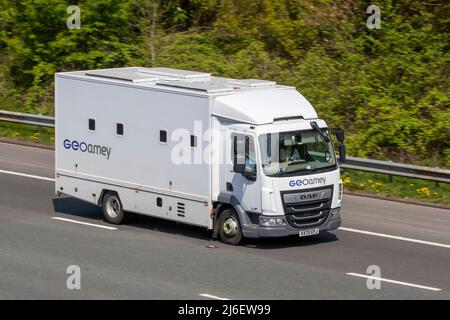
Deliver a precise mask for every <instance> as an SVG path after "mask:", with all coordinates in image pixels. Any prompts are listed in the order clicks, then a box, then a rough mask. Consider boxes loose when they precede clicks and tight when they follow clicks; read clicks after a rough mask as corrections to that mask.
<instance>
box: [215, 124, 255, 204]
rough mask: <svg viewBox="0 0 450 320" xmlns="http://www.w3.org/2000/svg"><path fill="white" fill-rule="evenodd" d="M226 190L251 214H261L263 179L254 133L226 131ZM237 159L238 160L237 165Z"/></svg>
mask: <svg viewBox="0 0 450 320" xmlns="http://www.w3.org/2000/svg"><path fill="white" fill-rule="evenodd" d="M224 140H225V141H226V148H225V149H226V159H227V161H226V168H225V179H224V183H225V186H224V189H225V190H226V192H227V193H232V194H233V196H234V197H235V198H236V199H237V200H238V201H239V202H240V204H241V206H242V208H243V209H244V210H245V211H249V212H256V213H260V212H261V178H260V172H259V170H258V167H259V166H258V162H257V159H258V157H257V154H258V153H257V140H256V135H255V134H254V133H252V132H244V131H240V132H239V131H235V130H226V131H225V139H224ZM235 158H237V159H238V161H237V162H238V163H237V164H236V163H235V162H236V161H235Z"/></svg>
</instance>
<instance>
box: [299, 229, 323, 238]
mask: <svg viewBox="0 0 450 320" xmlns="http://www.w3.org/2000/svg"><path fill="white" fill-rule="evenodd" d="M315 234H319V228H316V229H309V230H302V231H300V232H299V233H298V235H299V236H300V237H307V236H313V235H315Z"/></svg>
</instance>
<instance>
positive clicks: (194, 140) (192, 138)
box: [191, 134, 197, 148]
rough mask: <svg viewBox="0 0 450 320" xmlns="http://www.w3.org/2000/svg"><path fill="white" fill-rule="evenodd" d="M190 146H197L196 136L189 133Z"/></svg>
mask: <svg viewBox="0 0 450 320" xmlns="http://www.w3.org/2000/svg"><path fill="white" fill-rule="evenodd" d="M191 147H192V148H197V136H194V135H193V134H192V135H191Z"/></svg>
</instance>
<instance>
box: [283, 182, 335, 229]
mask: <svg viewBox="0 0 450 320" xmlns="http://www.w3.org/2000/svg"><path fill="white" fill-rule="evenodd" d="M332 199H333V186H329V187H326V188H315V189H307V190H295V191H282V192H281V200H282V201H283V208H284V213H285V215H286V220H287V222H288V223H289V224H290V225H291V226H293V227H294V228H298V229H301V228H309V227H317V226H320V225H321V224H322V223H324V222H325V220H326V219H327V217H328V214H329V213H330V208H331V201H332Z"/></svg>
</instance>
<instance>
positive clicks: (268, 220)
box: [259, 217, 285, 227]
mask: <svg viewBox="0 0 450 320" xmlns="http://www.w3.org/2000/svg"><path fill="white" fill-rule="evenodd" d="M259 221H260V224H261V225H263V226H268V227H273V226H282V225H284V224H285V222H284V219H283V218H276V217H261V218H260V220H259Z"/></svg>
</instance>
